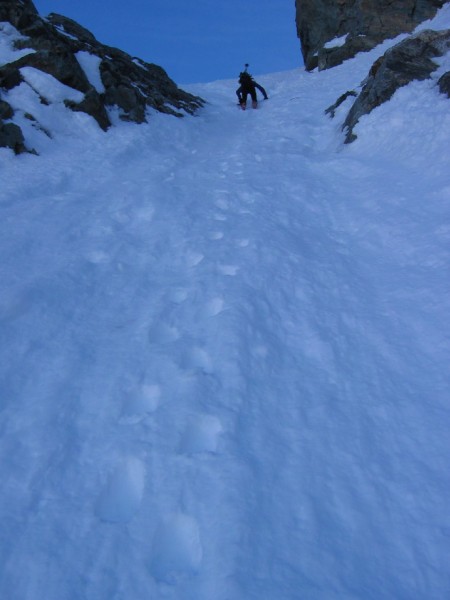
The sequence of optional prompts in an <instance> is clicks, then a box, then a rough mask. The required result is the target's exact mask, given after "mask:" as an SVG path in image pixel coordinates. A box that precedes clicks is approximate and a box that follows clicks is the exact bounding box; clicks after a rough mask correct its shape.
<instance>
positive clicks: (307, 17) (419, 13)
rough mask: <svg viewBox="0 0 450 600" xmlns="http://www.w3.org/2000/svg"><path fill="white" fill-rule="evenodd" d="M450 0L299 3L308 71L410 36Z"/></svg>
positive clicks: (321, 0) (300, 32) (299, 27)
mask: <svg viewBox="0 0 450 600" xmlns="http://www.w3.org/2000/svg"><path fill="white" fill-rule="evenodd" d="M446 1H448V0H296V23H297V35H298V37H299V38H300V41H301V47H302V53H303V58H304V61H305V66H306V69H307V70H312V69H315V68H316V67H319V69H328V68H330V67H333V66H336V65H338V64H340V63H342V62H343V61H345V60H347V59H348V58H352V57H353V56H355V55H356V54H357V53H358V52H361V51H368V50H371V49H372V48H374V47H375V46H377V45H378V44H380V43H381V42H382V41H384V40H385V39H390V38H394V37H396V36H397V35H398V34H400V33H409V32H411V31H413V29H414V28H415V27H416V26H417V25H418V24H419V23H422V22H423V21H425V20H427V19H430V18H431V17H433V16H434V15H435V14H436V11H437V10H438V9H439V8H440V7H442V6H443V5H444V4H445V3H446Z"/></svg>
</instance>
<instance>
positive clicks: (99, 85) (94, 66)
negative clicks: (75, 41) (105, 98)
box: [75, 51, 105, 94]
mask: <svg viewBox="0 0 450 600" xmlns="http://www.w3.org/2000/svg"><path fill="white" fill-rule="evenodd" d="M75 58H76V59H77V61H78V62H79V63H80V67H81V68H82V69H83V71H84V72H85V74H86V77H87V78H88V81H89V83H90V84H91V85H92V86H93V87H94V88H95V89H96V90H97V92H98V93H99V94H103V93H104V91H105V86H104V85H103V82H102V78H101V75H100V63H101V62H102V59H101V58H100V57H99V56H96V55H95V54H90V53H89V52H83V51H81V52H77V53H76V54H75Z"/></svg>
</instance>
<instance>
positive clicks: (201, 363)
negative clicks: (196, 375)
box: [180, 346, 213, 375]
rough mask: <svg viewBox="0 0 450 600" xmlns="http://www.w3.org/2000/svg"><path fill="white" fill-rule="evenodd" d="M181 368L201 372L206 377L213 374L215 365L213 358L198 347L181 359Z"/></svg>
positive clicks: (188, 351) (187, 352)
mask: <svg viewBox="0 0 450 600" xmlns="http://www.w3.org/2000/svg"><path fill="white" fill-rule="evenodd" d="M180 366H181V368H182V369H186V370H188V371H201V372H202V373H205V374H206V375H210V374H211V373H212V372H213V364H212V360H211V357H210V356H209V354H208V353H207V352H206V350H203V348H200V347H198V346H196V347H194V348H191V349H190V350H187V351H186V352H185V354H184V355H183V357H182V359H181V365H180Z"/></svg>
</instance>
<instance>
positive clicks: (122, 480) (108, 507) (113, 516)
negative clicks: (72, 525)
mask: <svg viewBox="0 0 450 600" xmlns="http://www.w3.org/2000/svg"><path fill="white" fill-rule="evenodd" d="M144 485H145V467H144V464H143V462H142V461H141V460H139V459H137V458H134V457H129V458H127V459H124V460H123V461H122V462H121V463H120V464H119V465H118V466H117V467H116V469H115V470H114V471H113V473H111V475H110V476H109V479H108V481H107V483H106V485H105V488H104V489H103V491H102V493H101V494H100V497H99V498H98V502H97V506H96V511H95V512H96V515H97V517H98V518H99V519H100V520H101V521H105V522H109V523H128V521H130V520H131V519H132V518H133V516H134V515H135V514H136V512H137V510H138V509H139V506H140V504H141V501H142V496H143V493H144Z"/></svg>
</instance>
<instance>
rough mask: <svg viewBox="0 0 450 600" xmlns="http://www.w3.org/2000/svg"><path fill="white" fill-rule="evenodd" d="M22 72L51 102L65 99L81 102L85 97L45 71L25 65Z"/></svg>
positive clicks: (33, 86) (39, 92)
mask: <svg viewBox="0 0 450 600" xmlns="http://www.w3.org/2000/svg"><path fill="white" fill-rule="evenodd" d="M20 72H21V73H22V76H23V78H24V79H25V81H26V82H27V83H28V85H30V86H31V87H32V88H33V89H34V90H35V91H36V92H37V93H38V94H40V95H41V96H43V97H44V98H46V99H47V100H49V101H50V102H63V101H64V100H73V101H74V102H81V101H82V100H83V98H84V94H83V93H82V92H79V91H78V90H74V89H73V88H71V87H69V86H68V85H64V84H63V83H61V82H60V81H58V80H57V79H55V77H53V76H52V75H49V74H48V73H43V72H42V71H40V70H39V69H35V68H34V67H23V68H22V69H20Z"/></svg>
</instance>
